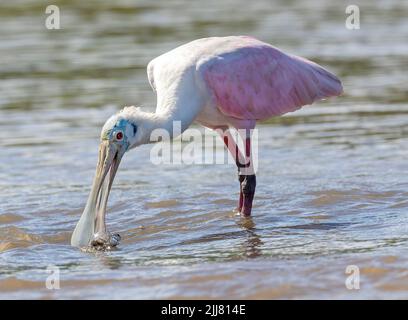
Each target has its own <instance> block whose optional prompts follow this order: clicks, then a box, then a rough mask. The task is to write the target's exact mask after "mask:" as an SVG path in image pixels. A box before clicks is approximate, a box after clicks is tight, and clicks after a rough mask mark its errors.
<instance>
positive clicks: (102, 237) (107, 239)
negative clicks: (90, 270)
mask: <svg viewBox="0 0 408 320" xmlns="http://www.w3.org/2000/svg"><path fill="white" fill-rule="evenodd" d="M120 240H121V236H120V235H119V234H118V233H114V234H111V233H108V232H98V233H96V234H95V235H94V238H93V240H92V241H91V247H93V248H94V249H96V250H98V251H105V250H110V249H112V248H113V247H116V246H117V245H118V244H119V242H120Z"/></svg>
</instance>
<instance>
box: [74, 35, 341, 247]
mask: <svg viewBox="0 0 408 320" xmlns="http://www.w3.org/2000/svg"><path fill="white" fill-rule="evenodd" d="M147 76H148V79H149V82H150V85H151V87H152V88H153V90H154V91H155V92H156V93H157V106H156V111H155V112H154V113H149V112H145V111H142V110H141V109H140V108H136V107H125V108H124V109H123V110H121V111H120V112H118V113H117V114H115V115H113V116H111V117H110V118H109V119H108V120H107V121H106V123H105V125H104V126H103V128H102V132H101V137H100V138H101V142H100V146H99V159H98V164H97V168H96V173H95V177H94V181H93V185H92V189H91V192H90V195H89V198H88V201H87V204H86V207H85V209H84V212H83V214H82V216H81V218H80V220H79V222H78V224H77V225H76V228H75V230H74V232H73V235H72V238H71V244H72V245H73V246H78V247H87V246H94V247H96V248H109V247H113V246H116V245H117V244H118V243H119V240H120V236H119V235H118V234H111V233H109V232H108V231H107V229H106V224H105V212H106V205H107V201H108V196H109V192H110V189H111V186H112V182H113V179H114V177H115V174H116V171H117V169H118V167H119V163H120V161H121V159H122V157H123V155H124V154H125V152H127V151H129V150H131V149H133V148H135V147H137V146H140V145H142V144H147V143H150V142H151V139H150V135H151V133H152V131H153V130H155V129H165V130H167V131H168V133H169V135H170V137H171V138H174V137H172V136H171V135H172V133H173V130H172V129H173V123H174V122H175V121H177V123H178V125H181V132H183V131H184V130H186V129H187V128H188V127H189V126H190V125H191V124H192V123H193V122H196V123H198V124H200V125H202V126H205V127H207V128H210V129H216V130H217V132H221V133H220V135H221V136H222V138H223V139H224V143H225V145H226V146H227V148H228V150H229V152H230V153H231V155H232V156H233V158H234V159H235V161H236V164H237V167H238V175H239V183H240V195H239V201H238V210H239V212H240V213H241V215H243V216H249V215H250V214H251V209H252V202H253V199H254V194H255V186H256V177H255V172H254V171H251V170H250V169H249V168H250V167H251V152H248V150H250V149H251V147H250V146H251V130H252V129H253V128H254V127H255V125H256V123H257V121H261V120H266V119H268V118H271V117H274V116H279V115H283V114H285V113H287V112H292V111H295V110H297V109H299V108H301V107H302V106H304V105H308V104H311V103H313V102H315V101H317V100H320V99H324V98H327V97H331V96H338V95H340V94H341V93H342V91H343V89H342V85H341V82H340V80H339V79H338V78H337V77H336V76H335V75H333V74H332V73H330V72H328V71H327V70H325V69H324V68H322V67H321V66H319V65H317V64H316V63H314V62H311V61H309V60H307V59H304V58H301V57H298V56H295V55H290V54H287V53H284V52H282V51H281V50H279V49H278V48H276V47H273V46H272V45H270V44H267V43H264V42H262V41H260V40H257V39H255V38H253V37H249V36H230V37H212V38H203V39H198V40H195V41H192V42H189V43H187V44H184V45H182V46H179V47H177V48H175V49H173V50H171V51H169V52H167V53H164V54H162V55H161V56H159V57H157V58H155V59H153V60H152V61H151V62H150V63H149V64H148V66H147ZM229 128H235V129H238V131H241V132H242V131H244V132H245V134H244V135H241V138H242V139H243V142H244V143H243V144H244V145H245V152H242V150H239V148H238V146H237V142H236V141H234V139H233V137H232V136H231V134H230V133H229V130H228V129H229Z"/></svg>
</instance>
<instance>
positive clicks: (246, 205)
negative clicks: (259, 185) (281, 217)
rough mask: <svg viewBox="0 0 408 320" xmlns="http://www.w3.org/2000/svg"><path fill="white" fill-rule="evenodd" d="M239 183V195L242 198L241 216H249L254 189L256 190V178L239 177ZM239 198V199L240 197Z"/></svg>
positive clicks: (250, 176) (248, 176) (253, 176)
mask: <svg viewBox="0 0 408 320" xmlns="http://www.w3.org/2000/svg"><path fill="white" fill-rule="evenodd" d="M239 178H240V181H241V178H242V182H241V190H242V192H241V195H242V198H243V201H242V208H241V214H242V215H243V216H245V217H249V216H250V215H251V210H252V202H253V201H254V195H255V188H256V176H255V175H254V174H251V175H246V176H240V177H239ZM240 198H241V197H240Z"/></svg>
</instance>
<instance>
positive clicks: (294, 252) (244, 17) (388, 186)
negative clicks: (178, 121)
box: [0, 0, 408, 299]
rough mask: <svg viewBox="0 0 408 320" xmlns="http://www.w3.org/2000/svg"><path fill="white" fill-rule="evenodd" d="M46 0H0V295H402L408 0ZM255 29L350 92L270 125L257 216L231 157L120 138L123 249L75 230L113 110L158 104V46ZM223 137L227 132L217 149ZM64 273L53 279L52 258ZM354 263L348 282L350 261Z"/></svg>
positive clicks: (117, 223)
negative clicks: (214, 161)
mask: <svg viewBox="0 0 408 320" xmlns="http://www.w3.org/2000/svg"><path fill="white" fill-rule="evenodd" d="M354 3H355V4H357V5H359V6H360V10H361V15H362V16H361V29H360V30H356V31H350V30H347V29H346V28H345V27H344V19H345V13H344V11H345V7H346V4H347V3H346V2H342V1H338V2H333V3H331V4H328V3H322V2H321V1H317V0H308V1H303V2H302V3H298V2H288V1H276V2H273V3H272V2H270V1H256V4H253V5H251V6H248V4H247V1H222V2H220V1H210V3H208V4H206V5H205V6H203V5H202V3H200V2H193V3H191V2H190V1H172V2H171V3H170V2H167V1H155V2H151V1H136V2H134V1H125V0H122V1H115V4H113V3H109V2H108V1H87V2H83V1H79V0H78V1H56V2H55V4H57V5H58V6H59V7H60V9H61V27H62V29H61V30H54V31H51V30H47V29H45V27H44V20H45V14H44V13H43V12H44V11H45V7H46V5H47V4H48V3H47V2H46V1H28V0H24V1H12V2H11V1H8V2H4V1H3V2H2V3H1V4H0V21H1V22H0V25H1V28H0V39H1V41H0V57H1V59H0V132H1V138H0V154H1V158H0V298H10V299H13V298H42V299H48V298H89V297H92V298H101V299H114V298H325V299H327V298H351V299H352V298H407V297H408V273H407V270H408V268H407V266H408V253H407V244H408V234H407V231H408V230H407V228H408V217H407V214H406V213H407V209H408V201H407V196H408V191H407V186H408V175H406V174H405V173H406V172H407V161H406V160H407V157H408V150H407V145H408V130H407V128H408V95H407V92H408V91H407V85H406V80H407V78H406V75H407V71H408V70H407V65H408V59H407V57H408V43H407V41H406V39H407V38H408V21H407V19H406V16H407V14H408V6H407V3H404V2H403V1H385V0H384V1H377V2H376V3H375V4H374V3H372V1H369V0H364V1H354ZM230 34H250V35H253V36H256V37H258V38H260V39H262V40H264V41H267V42H270V43H272V44H274V45H276V46H278V47H280V48H282V49H284V50H286V51H288V52H292V53H296V54H298V55H303V56H306V57H308V58H310V59H312V60H314V61H316V62H318V63H321V64H322V65H324V66H325V67H327V68H329V69H330V70H332V71H333V72H334V73H336V74H337V75H338V76H339V77H340V78H341V79H342V81H343V84H344V89H345V94H344V96H342V97H340V98H337V99H332V100H329V101H324V102H320V103H318V104H315V105H313V106H310V107H307V108H304V109H302V110H301V111H298V112H296V113H294V114H290V115H287V116H284V117H282V118H277V119H272V120H271V121H269V122H267V123H264V124H262V125H260V126H259V149H260V157H259V158H260V160H259V172H258V186H257V193H256V199H255V208H254V211H253V218H252V219H249V220H245V219H242V218H239V217H237V216H236V215H235V213H234V212H233V208H234V206H235V204H236V200H237V197H238V194H237V191H238V181H237V177H236V169H235V168H234V166H232V165H164V166H155V165H153V164H151V163H150V161H149V151H150V148H151V147H150V146H143V147H140V148H138V149H137V150H134V151H132V152H130V153H129V154H127V155H126V156H125V158H124V160H123V162H122V164H121V168H120V170H119V173H118V176H117V177H116V179H115V183H114V186H113V191H112V194H111V197H110V199H109V209H108V218H107V219H108V227H109V229H110V230H111V231H114V232H119V233H120V234H121V235H122V238H123V241H122V243H121V245H120V247H119V248H118V249H117V250H113V251H111V252H105V253H97V254H94V253H84V252H81V251H79V250H78V249H76V248H72V247H70V245H69V239H70V235H71V232H72V230H73V228H74V226H75V223H76V222H77V220H78V219H79V216H80V214H81V212H82V210H83V207H84V205H85V201H86V199H87V196H88V193H89V190H90V186H91V182H92V177H93V174H94V170H95V165H96V160H97V147H98V135H99V132H100V128H101V126H102V124H103V123H104V121H105V120H106V118H107V117H108V116H110V115H111V114H112V113H114V112H115V111H116V110H118V109H119V108H121V107H122V106H124V105H132V104H135V105H139V106H140V105H141V106H145V108H147V109H152V110H153V106H154V104H155V96H154V94H153V93H152V92H151V89H150V87H149V85H148V82H147V79H146V75H145V73H146V72H145V66H146V64H147V63H148V61H149V60H150V59H151V58H153V57H155V56H157V55H159V54H160V53H162V52H165V51H167V50H169V49H171V48H173V47H175V46H177V45H179V44H182V43H184V42H187V41H190V40H192V39H195V38H199V37H205V36H212V35H230ZM219 151H220V152H221V150H219ZM50 265H55V266H58V267H59V268H60V278H61V282H60V286H61V289H60V290H47V289H46V288H45V280H46V278H47V277H48V276H49V275H50V274H49V273H47V270H46V268H47V266H50ZM348 265H356V266H358V267H359V268H360V278H361V279H360V280H361V283H360V290H347V289H346V286H345V281H346V277H347V276H348V275H347V274H345V270H346V267H347V266H348Z"/></svg>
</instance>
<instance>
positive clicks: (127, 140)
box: [71, 107, 146, 246]
mask: <svg viewBox="0 0 408 320" xmlns="http://www.w3.org/2000/svg"><path fill="white" fill-rule="evenodd" d="M144 114H145V113H144V112H142V111H140V110H139V108H136V107H126V108H124V109H123V110H121V111H120V112H119V113H117V114H115V115H113V116H111V117H110V118H109V119H108V120H107V121H106V122H105V124H104V126H103V128H102V131H101V137H100V145H99V156H98V163H97V166H96V173H95V178H94V181H93V185H92V189H91V193H90V195H89V198H88V202H87V204H86V207H85V210H84V212H83V214H82V217H81V219H80V221H79V222H78V224H77V227H76V228H75V230H74V234H73V235H72V238H71V243H72V244H73V245H75V246H86V245H88V244H89V242H90V241H91V240H92V238H93V236H94V233H95V230H97V229H98V223H99V221H100V220H101V219H102V220H103V219H104V216H105V212H106V205H107V202H108V197H109V192H110V189H111V186H112V183H113V180H114V178H115V175H116V171H117V169H118V167H119V164H120V161H121V159H122V157H123V155H124V154H125V153H126V151H128V150H129V149H131V148H134V147H136V146H138V145H140V144H142V143H145V142H144V141H145V140H146V139H145V137H144V136H145V135H146V134H144V132H146V129H145V125H144V124H145V123H146V121H144V119H143V115H144Z"/></svg>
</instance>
